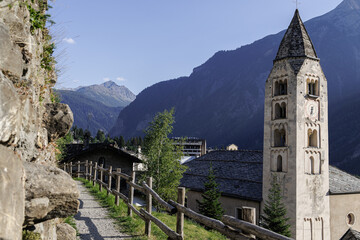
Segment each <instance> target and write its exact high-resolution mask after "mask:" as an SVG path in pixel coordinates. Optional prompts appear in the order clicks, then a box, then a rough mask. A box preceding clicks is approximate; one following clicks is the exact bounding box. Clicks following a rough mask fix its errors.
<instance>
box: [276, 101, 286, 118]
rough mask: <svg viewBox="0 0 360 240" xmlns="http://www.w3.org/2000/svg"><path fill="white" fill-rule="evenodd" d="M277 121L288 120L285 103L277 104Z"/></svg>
mask: <svg viewBox="0 0 360 240" xmlns="http://www.w3.org/2000/svg"><path fill="white" fill-rule="evenodd" d="M274 116H275V117H274V118H275V119H283V118H286V104H285V103H284V102H283V103H281V104H279V103H276V104H275V114H274Z"/></svg>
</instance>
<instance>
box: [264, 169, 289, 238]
mask: <svg viewBox="0 0 360 240" xmlns="http://www.w3.org/2000/svg"><path fill="white" fill-rule="evenodd" d="M261 220H262V223H261V225H262V226H263V227H264V228H267V229H269V230H271V231H274V232H276V233H279V234H281V235H284V236H287V237H291V233H290V224H288V223H287V222H288V220H289V218H287V217H286V208H285V205H284V203H283V202H282V195H281V189H280V184H279V182H278V180H277V177H276V176H275V175H274V176H273V179H272V182H271V188H270V190H269V196H268V200H267V201H266V202H265V206H264V215H262V216H261Z"/></svg>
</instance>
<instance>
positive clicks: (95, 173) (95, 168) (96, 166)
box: [93, 162, 98, 186]
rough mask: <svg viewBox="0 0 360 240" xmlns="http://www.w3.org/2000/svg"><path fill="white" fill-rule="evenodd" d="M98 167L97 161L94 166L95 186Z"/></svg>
mask: <svg viewBox="0 0 360 240" xmlns="http://www.w3.org/2000/svg"><path fill="white" fill-rule="evenodd" d="M97 169H98V164H97V162H96V163H95V166H94V180H93V186H95V184H96V177H97V176H96V175H97Z"/></svg>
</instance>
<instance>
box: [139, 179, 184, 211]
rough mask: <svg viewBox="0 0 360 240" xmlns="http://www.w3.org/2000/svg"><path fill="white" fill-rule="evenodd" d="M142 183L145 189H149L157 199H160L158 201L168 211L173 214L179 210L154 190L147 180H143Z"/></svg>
mask: <svg viewBox="0 0 360 240" xmlns="http://www.w3.org/2000/svg"><path fill="white" fill-rule="evenodd" d="M142 185H143V186H144V188H145V190H146V191H148V192H149V193H150V194H151V195H152V196H153V197H154V198H155V199H156V201H158V203H160V205H161V206H163V207H164V208H165V209H166V211H168V212H169V213H171V214H174V213H176V212H177V210H176V208H175V207H174V206H171V205H170V204H168V203H167V202H165V201H164V200H163V199H162V198H161V197H160V196H159V194H157V193H156V192H155V191H154V190H152V188H150V187H149V186H148V185H147V184H146V183H145V182H143V183H142Z"/></svg>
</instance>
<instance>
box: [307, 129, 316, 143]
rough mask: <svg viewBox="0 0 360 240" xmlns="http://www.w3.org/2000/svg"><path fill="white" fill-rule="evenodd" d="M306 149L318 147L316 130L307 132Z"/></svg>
mask: <svg viewBox="0 0 360 240" xmlns="http://www.w3.org/2000/svg"><path fill="white" fill-rule="evenodd" d="M308 147H318V141H317V131H316V130H311V129H309V130H308Z"/></svg>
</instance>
